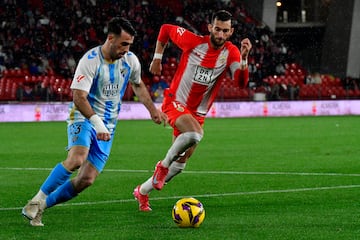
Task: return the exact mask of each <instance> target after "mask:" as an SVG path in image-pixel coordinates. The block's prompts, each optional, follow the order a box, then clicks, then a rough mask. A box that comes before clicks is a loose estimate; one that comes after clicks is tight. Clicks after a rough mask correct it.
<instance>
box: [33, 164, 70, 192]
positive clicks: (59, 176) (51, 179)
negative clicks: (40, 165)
mask: <svg viewBox="0 0 360 240" xmlns="http://www.w3.org/2000/svg"><path fill="white" fill-rule="evenodd" d="M71 174H72V172H69V171H68V170H67V169H66V168H65V167H64V166H63V165H62V164H61V163H58V164H57V165H56V166H55V167H54V168H53V170H52V171H51V173H50V175H49V176H48V177H47V179H46V180H45V182H44V183H43V185H42V186H41V187H40V189H41V191H43V192H44V193H45V194H46V195H49V194H50V193H52V192H53V191H54V190H56V189H57V188H58V187H59V186H60V185H62V184H63V183H64V182H66V181H67V180H68V179H69V178H70V176H71Z"/></svg>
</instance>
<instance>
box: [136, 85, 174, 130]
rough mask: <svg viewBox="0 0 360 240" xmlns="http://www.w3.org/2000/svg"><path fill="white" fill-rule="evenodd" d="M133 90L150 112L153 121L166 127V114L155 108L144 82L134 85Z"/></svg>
mask: <svg viewBox="0 0 360 240" xmlns="http://www.w3.org/2000/svg"><path fill="white" fill-rule="evenodd" d="M132 88H133V90H134V92H135V94H136V96H138V98H139V100H140V102H141V103H142V104H144V106H145V107H146V108H147V110H148V111H149V113H150V116H151V119H152V120H153V121H154V122H155V123H157V124H160V123H164V125H165V124H166V123H167V116H166V114H165V113H163V112H162V111H161V110H159V109H157V108H156V107H155V105H154V102H153V101H152V99H151V97H150V94H149V91H148V89H147V88H146V86H145V84H144V82H143V81H141V82H140V84H136V83H132Z"/></svg>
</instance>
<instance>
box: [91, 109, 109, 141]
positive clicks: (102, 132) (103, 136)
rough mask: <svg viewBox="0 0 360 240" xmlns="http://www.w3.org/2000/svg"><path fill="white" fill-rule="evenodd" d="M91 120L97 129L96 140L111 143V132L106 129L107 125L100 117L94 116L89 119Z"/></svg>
mask: <svg viewBox="0 0 360 240" xmlns="http://www.w3.org/2000/svg"><path fill="white" fill-rule="evenodd" d="M89 120H90V122H91V123H92V125H93V126H94V128H95V131H96V138H97V139H98V140H102V141H109V140H110V132H109V130H108V129H107V128H106V127H105V124H104V122H103V121H102V120H101V119H100V117H99V116H98V115H96V114H94V115H92V116H91V117H90V118H89Z"/></svg>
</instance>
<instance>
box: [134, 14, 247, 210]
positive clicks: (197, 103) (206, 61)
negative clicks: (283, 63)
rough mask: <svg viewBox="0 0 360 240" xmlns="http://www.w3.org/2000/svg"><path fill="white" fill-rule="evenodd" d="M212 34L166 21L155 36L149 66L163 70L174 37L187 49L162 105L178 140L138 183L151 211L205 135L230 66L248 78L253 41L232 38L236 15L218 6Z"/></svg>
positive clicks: (142, 203)
mask: <svg viewBox="0 0 360 240" xmlns="http://www.w3.org/2000/svg"><path fill="white" fill-rule="evenodd" d="M208 31H209V33H210V34H209V35H206V36H200V35H196V34H194V33H192V32H191V31H189V30H186V29H185V28H182V27H180V26H176V25H171V24H163V25H162V26H161V28H160V32H159V35H158V38H157V39H158V40H157V42H156V48H155V54H154V58H153V61H152V62H151V64H150V71H151V72H152V73H153V74H155V75H160V74H161V70H162V65H161V60H162V56H163V53H164V50H165V46H166V45H167V43H168V42H169V41H170V40H171V41H172V42H173V43H174V44H175V45H176V46H178V47H179V48H180V49H181V50H182V51H183V53H182V56H181V61H180V63H179V65H178V66H179V67H178V69H177V71H176V74H175V76H174V77H173V80H172V82H171V85H170V88H168V89H166V90H165V93H164V101H163V104H162V110H163V112H164V113H166V114H167V116H168V118H169V124H170V125H171V126H172V127H173V129H174V131H173V140H174V141H173V144H172V146H171V147H170V149H169V150H168V152H167V154H166V156H165V158H164V159H163V160H162V161H159V162H158V163H157V164H156V170H155V172H154V175H153V176H152V177H150V178H149V179H148V180H146V181H145V182H144V183H142V184H141V185H138V186H137V187H136V188H135V189H134V193H133V194H134V196H135V198H136V199H137V201H138V202H139V210H140V211H150V210H151V208H150V205H149V196H148V194H149V193H150V191H152V190H153V189H154V188H155V189H157V190H161V189H162V187H163V185H164V184H165V182H169V181H170V180H171V179H172V178H173V177H174V176H176V175H177V174H179V173H180V172H181V171H182V170H183V169H184V168H185V164H186V161H187V160H188V158H189V157H190V156H191V155H192V153H193V152H194V150H195V148H196V146H197V144H198V143H199V142H200V141H201V139H202V137H203V124H204V121H205V116H206V114H207V112H208V111H209V110H210V108H211V105H212V103H213V101H214V99H215V97H216V94H217V91H218V89H219V88H218V87H217V86H218V85H217V84H220V81H221V79H223V78H224V77H225V76H226V73H227V72H230V74H231V76H232V80H233V81H237V82H238V83H239V86H240V87H241V88H244V87H245V86H247V83H248V74H249V72H248V66H247V61H248V55H249V52H250V49H251V42H250V40H249V39H248V38H245V39H244V40H243V41H242V42H241V45H240V46H239V48H240V50H239V48H238V46H236V45H234V44H233V43H231V42H230V41H228V40H229V39H230V37H231V36H232V33H233V31H234V28H233V27H232V15H231V14H230V13H229V12H227V11H225V10H221V11H218V12H215V13H214V15H213V16H212V18H211V21H210V23H209V25H208Z"/></svg>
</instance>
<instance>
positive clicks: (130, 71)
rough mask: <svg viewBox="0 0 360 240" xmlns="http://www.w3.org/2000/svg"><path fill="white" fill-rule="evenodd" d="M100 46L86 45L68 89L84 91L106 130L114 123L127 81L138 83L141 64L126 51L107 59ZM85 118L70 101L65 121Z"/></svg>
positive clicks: (113, 125)
mask: <svg viewBox="0 0 360 240" xmlns="http://www.w3.org/2000/svg"><path fill="white" fill-rule="evenodd" d="M100 49H101V46H98V47H95V48H93V49H90V50H89V51H88V52H87V53H86V54H85V55H84V56H83V57H82V58H81V59H80V61H79V63H78V66H77V68H76V71H75V75H74V78H73V81H72V84H71V89H80V90H83V91H86V92H88V100H89V103H90V105H91V107H92V108H93V110H94V111H95V113H96V114H97V115H99V117H100V118H101V119H102V120H103V121H104V123H105V126H106V127H107V128H108V129H109V131H110V132H112V131H113V129H114V128H115V126H116V122H117V119H118V115H119V112H120V109H121V103H122V100H121V99H122V97H123V95H124V93H125V90H126V87H127V85H128V82H129V81H130V82H133V83H137V84H139V83H140V81H141V66H140V62H139V59H138V58H137V56H136V55H135V54H134V53H132V52H128V53H127V54H126V55H125V56H123V57H122V58H121V59H118V60H116V61H115V62H113V63H109V62H107V61H106V60H105V59H104V57H103V55H102V53H101V50H100ZM82 121H85V117H84V116H83V115H82V114H81V113H80V111H78V110H77V109H76V107H75V105H74V103H70V106H69V117H68V124H72V123H74V122H82Z"/></svg>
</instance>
